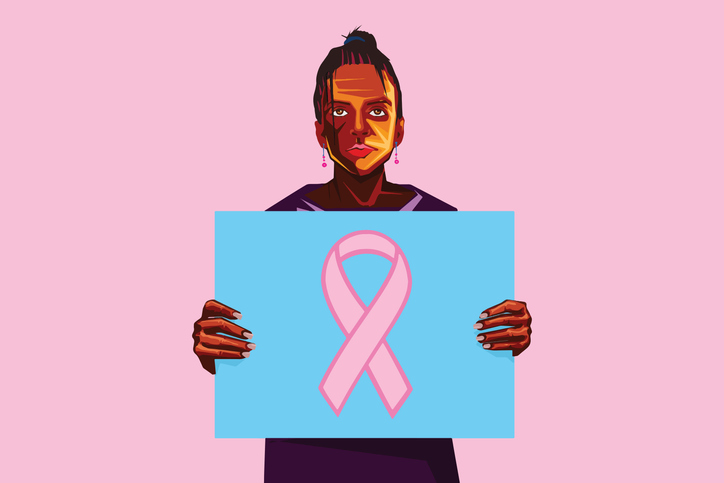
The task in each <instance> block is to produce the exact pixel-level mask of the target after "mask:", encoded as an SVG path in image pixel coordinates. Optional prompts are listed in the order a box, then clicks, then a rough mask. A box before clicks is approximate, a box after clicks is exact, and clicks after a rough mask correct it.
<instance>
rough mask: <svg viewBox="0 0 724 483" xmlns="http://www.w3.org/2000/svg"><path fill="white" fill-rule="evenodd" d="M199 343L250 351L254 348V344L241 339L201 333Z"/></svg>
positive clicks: (215, 347)
mask: <svg viewBox="0 0 724 483" xmlns="http://www.w3.org/2000/svg"><path fill="white" fill-rule="evenodd" d="M199 343H200V344H203V345H204V347H208V348H210V349H232V350H235V349H238V350H241V351H250V350H254V349H256V344H254V343H252V342H246V341H243V340H238V339H232V338H231V337H224V336H223V335H211V334H205V333H203V332H202V333H201V334H200V335H199Z"/></svg>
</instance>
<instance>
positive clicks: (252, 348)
mask: <svg viewBox="0 0 724 483" xmlns="http://www.w3.org/2000/svg"><path fill="white" fill-rule="evenodd" d="M246 348H247V349H251V350H254V349H256V344H246Z"/></svg>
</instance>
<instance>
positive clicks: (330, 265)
mask: <svg viewBox="0 0 724 483" xmlns="http://www.w3.org/2000/svg"><path fill="white" fill-rule="evenodd" d="M362 254H373V255H379V256H381V257H384V258H386V259H387V260H389V261H390V262H391V263H392V267H391V268H390V271H389V273H388V274H387V277H386V278H385V281H384V282H383V283H382V286H381V287H380V289H379V290H378V291H377V294H376V295H375V297H374V299H373V300H372V302H371V303H370V304H369V305H365V304H364V302H362V300H361V299H360V298H359V295H357V292H356V291H355V290H354V288H353V287H352V285H351V284H350V282H349V279H348V278H347V275H346V274H345V273H344V268H343V267H342V262H343V261H344V260H346V259H348V258H350V257H353V256H355V255H362ZM411 282H412V278H411V276H410V267H409V265H408V263H407V259H406V258H405V254H404V253H403V252H402V250H401V249H400V247H399V246H398V245H397V243H395V242H394V241H393V240H392V239H391V238H389V237H388V236H386V235H383V234H382V233H379V232H376V231H370V230H363V231H356V232H354V233H350V234H349V235H346V236H344V237H342V238H341V239H340V240H339V241H337V243H335V244H334V246H333V247H332V249H331V250H330V251H329V253H328V254H327V258H326V259H325V261H324V267H323V268H322V290H323V292H324V298H325V299H326V300H327V305H328V306H329V310H330V312H332V316H333V317H334V320H336V321H337V325H339V328H340V329H342V332H343V333H344V335H345V336H346V340H345V341H344V344H342V347H340V349H339V351H337V355H336V356H335V357H334V359H333V360H332V363H331V364H330V365H329V367H328V368H327V372H326V373H325V374H324V377H323V378H322V382H321V384H320V385H319V390H320V392H321V393H322V396H324V399H325V400H326V401H327V403H329V406H330V407H331V408H332V410H333V411H334V412H335V414H336V415H337V416H339V414H340V413H341V412H342V408H344V405H345V404H346V403H347V399H349V396H350V394H352V390H353V389H354V387H355V386H356V385H357V381H359V378H360V377H361V376H362V373H364V372H365V371H367V374H368V375H369V377H370V380H371V381H372V384H373V385H374V386H375V389H376V390H377V394H379V396H380V399H382V402H383V403H384V405H385V407H386V408H387V411H388V412H389V413H390V416H391V417H393V418H394V417H395V415H396V414H397V411H399V409H400V408H401V407H402V405H403V404H404V402H405V400H406V399H407V397H408V396H409V395H410V392H412V386H411V385H410V381H409V380H408V379H407V376H406V375H405V372H404V371H403V370H402V367H401V366H400V363H399V361H398V360H397V358H396V357H395V354H394V352H392V349H391V348H390V346H389V345H388V344H387V340H386V337H387V334H388V333H389V332H390V330H391V329H392V327H393V326H394V325H395V323H396V322H397V319H398V318H399V316H400V314H401V313H402V309H404V307H405V304H406V303H407V299H408V298H409V296H410V288H411Z"/></svg>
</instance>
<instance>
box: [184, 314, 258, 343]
mask: <svg viewBox="0 0 724 483" xmlns="http://www.w3.org/2000/svg"><path fill="white" fill-rule="evenodd" d="M194 328H195V330H194V334H198V333H199V332H201V331H202V330H203V331H204V332H208V333H216V332H221V331H223V332H226V333H227V334H229V335H234V336H236V337H241V338H242V339H251V338H252V337H253V336H254V334H252V333H251V331H250V330H248V329H245V328H243V327H242V326H240V325H236V324H235V323H233V322H230V321H228V320H226V319H205V320H204V319H201V320H198V321H197V322H196V324H195V327H194Z"/></svg>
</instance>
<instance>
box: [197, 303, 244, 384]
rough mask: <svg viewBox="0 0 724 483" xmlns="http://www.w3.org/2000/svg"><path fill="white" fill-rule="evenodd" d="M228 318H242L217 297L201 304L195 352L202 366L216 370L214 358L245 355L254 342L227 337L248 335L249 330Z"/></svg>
mask: <svg viewBox="0 0 724 483" xmlns="http://www.w3.org/2000/svg"><path fill="white" fill-rule="evenodd" d="M227 319H235V320H239V319H241V314H240V313H239V312H238V311H236V310H234V309H232V308H231V307H227V306H226V305H224V304H222V303H221V302H217V301H216V300H209V301H208V302H206V303H205V304H204V309H203V311H202V312H201V318H200V319H199V320H197V321H196V323H195V324H194V333H193V337H194V353H195V354H196V355H197V356H199V361H201V365H202V366H203V368H204V369H206V370H207V371H209V372H210V373H211V374H216V364H215V363H214V360H215V359H244V358H246V357H249V355H250V354H251V351H252V350H254V349H255V348H256V344H253V343H251V342H247V341H244V340H239V339H234V338H232V337H228V336H229V335H232V336H234V337H238V338H240V339H251V338H252V333H251V331H250V330H247V329H245V328H243V327H241V326H239V325H236V324H235V323H233V322H231V321H229V320H227Z"/></svg>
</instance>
